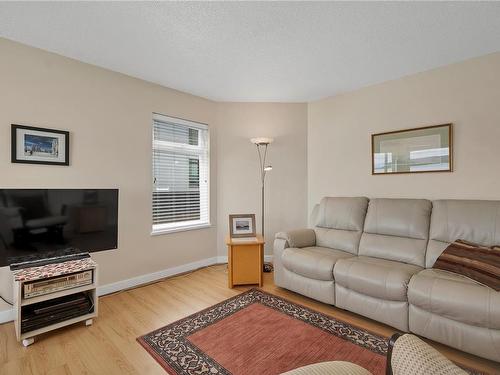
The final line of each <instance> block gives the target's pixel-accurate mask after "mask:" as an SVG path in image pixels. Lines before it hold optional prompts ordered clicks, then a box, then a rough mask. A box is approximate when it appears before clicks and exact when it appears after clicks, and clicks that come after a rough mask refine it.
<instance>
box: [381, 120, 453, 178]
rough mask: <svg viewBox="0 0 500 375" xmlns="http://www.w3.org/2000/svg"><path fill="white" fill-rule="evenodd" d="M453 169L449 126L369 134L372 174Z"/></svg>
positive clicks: (450, 126) (446, 170)
mask: <svg viewBox="0 0 500 375" xmlns="http://www.w3.org/2000/svg"><path fill="white" fill-rule="evenodd" d="M452 170H453V126H452V124H443V125H433V126H425V127H422V128H414V129H408V130H398V131H392V132H387V133H379V134H373V135H372V174H373V175H376V174H396V173H423V172H451V171H452Z"/></svg>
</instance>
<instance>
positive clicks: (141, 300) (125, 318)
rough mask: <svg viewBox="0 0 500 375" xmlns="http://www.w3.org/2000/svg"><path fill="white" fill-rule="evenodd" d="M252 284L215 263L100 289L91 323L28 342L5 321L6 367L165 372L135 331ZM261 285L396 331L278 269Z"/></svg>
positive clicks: (498, 368) (1, 342)
mask: <svg viewBox="0 0 500 375" xmlns="http://www.w3.org/2000/svg"><path fill="white" fill-rule="evenodd" d="M247 289H248V288H246V287H238V288H235V289H229V288H228V287H227V269H226V265H217V266H212V267H207V268H204V269H200V270H198V271H195V272H193V273H190V274H186V275H181V276H177V277H173V278H170V279H166V280H162V281H160V282H157V283H154V284H150V285H146V286H143V287H139V288H135V289H131V290H127V291H123V292H119V293H115V294H112V295H108V296H104V297H101V298H100V300H99V302H100V305H99V317H98V318H97V319H96V320H95V321H94V325H93V326H91V327H85V326H84V325H83V324H79V325H74V326H71V327H67V328H63V329H61V330H59V331H56V332H52V333H49V334H45V335H43V336H40V337H38V338H37V339H36V341H35V344H33V345H32V346H30V347H28V348H24V347H23V346H21V345H20V344H19V343H18V342H17V341H16V338H15V334H14V326H13V323H6V324H3V325H0V374H2V375H7V374H9V375H11V374H12V375H14V374H15V375H17V374H23V375H24V374H27V375H31V374H33V375H37V374H48V375H49V374H50V375H60V374H105V375H111V374H147V375H149V374H163V375H165V371H164V370H163V369H162V368H161V367H160V366H159V365H158V364H157V363H156V362H155V360H154V359H153V358H152V357H151V356H150V355H149V354H148V353H147V352H146V350H144V349H143V348H142V347H141V346H140V345H139V344H138V343H137V342H136V338H137V337H138V336H141V335H143V334H145V333H147V332H150V331H152V330H154V329H156V328H159V327H162V326H164V325H166V324H169V323H171V322H173V321H176V320H178V319H180V318H183V317H185V316H187V315H189V314H192V313H194V312H197V311H199V310H201V309H203V308H206V307H209V306H211V305H213V304H215V303H217V302H220V301H222V300H224V299H226V298H229V297H232V296H234V295H236V294H238V293H241V292H242V291H244V290H247ZM262 289H264V290H266V291H267V292H270V293H273V294H276V295H279V296H282V297H285V298H288V299H289V300H292V301H294V302H297V303H301V304H303V305H306V306H309V307H311V308H313V309H315V310H318V311H321V312H323V313H326V314H329V315H331V316H334V317H336V318H338V319H341V320H344V321H347V322H349V323H351V324H353V325H357V326H360V327H363V328H365V329H368V330H370V331H372V332H375V333H377V334H380V335H385V336H390V335H391V334H392V333H394V332H395V330H394V329H393V328H390V327H388V326H385V325H383V324H379V323H377V322H374V321H372V320H369V319H366V318H362V317H360V316H358V315H355V314H352V313H349V312H346V311H343V310H340V309H337V308H335V307H332V306H329V305H325V304H323V303H320V302H316V301H314V300H311V299H309V298H306V297H303V296H300V295H298V294H295V293H293V292H289V291H287V290H284V289H281V288H278V287H276V286H275V285H274V283H273V279H272V274H265V275H264V287H263V288H262ZM433 345H434V346H435V347H436V348H437V349H438V350H440V351H442V352H443V353H444V354H445V355H447V356H448V357H449V358H451V359H452V360H454V361H456V362H459V363H462V364H464V365H466V366H468V367H473V368H476V369H478V370H481V371H484V372H487V373H491V374H500V364H498V363H494V362H491V361H487V360H484V359H481V358H478V357H474V356H472V355H468V354H465V353H460V352H458V351H456V350H453V349H451V348H447V347H444V346H442V345H439V344H433Z"/></svg>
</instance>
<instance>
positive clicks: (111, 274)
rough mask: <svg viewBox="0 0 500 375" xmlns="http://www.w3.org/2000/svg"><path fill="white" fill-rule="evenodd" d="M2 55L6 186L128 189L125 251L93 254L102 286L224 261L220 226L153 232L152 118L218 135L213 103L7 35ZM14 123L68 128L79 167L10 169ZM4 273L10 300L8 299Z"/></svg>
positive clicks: (1, 163) (0, 43) (122, 210)
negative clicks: (191, 123) (219, 253)
mask: <svg viewBox="0 0 500 375" xmlns="http://www.w3.org/2000/svg"><path fill="white" fill-rule="evenodd" d="M0 55H1V56H2V57H1V59H0V103H1V104H0V106H1V110H0V151H1V152H0V186H1V187H5V188H9V187H11V188H13V187H24V188H30V187H33V188H36V187H68V188H71V187H73V188H82V187H89V188H92V187H95V188H103V187H107V188H119V189H120V202H119V204H120V207H119V239H118V241H119V242H118V245H119V248H118V250H114V251H106V252H100V253H96V254H95V256H94V257H95V259H96V260H97V262H98V263H99V266H100V283H101V285H103V284H108V283H112V282H116V281H119V280H123V279H127V278H131V277H134V276H138V275H142V274H146V273H151V272H154V271H158V270H162V269H165V268H170V267H174V266H178V265H182V264H186V263H189V262H193V261H197V260H200V259H205V258H210V257H215V256H216V250H215V249H216V228H215V227H212V228H209V229H203V230H197V231H196V232H179V233H175V234H169V235H163V236H151V235H150V232H151V121H152V113H153V112H159V113H164V114H168V115H172V116H178V117H182V118H188V119H191V120H195V121H200V122H204V123H208V124H209V125H210V126H211V130H214V128H215V127H214V114H215V103H213V102H211V101H208V100H205V99H201V98H197V97H194V96H191V95H187V94H183V93H180V92H178V91H174V90H170V89H166V88H163V87H160V86H157V85H154V84H151V83H147V82H144V81H141V80H138V79H133V78H130V77H127V76H125V75H122V74H118V73H113V72H110V71H108V70H105V69H101V68H97V67H94V66H91V65H88V64H83V63H79V62H77V61H74V60H71V59H67V58H64V57H61V56H58V55H55V54H51V53H47V52H44V51H41V50H38V49H34V48H30V47H26V46H23V45H20V44H17V43H13V42H10V41H7V40H5V39H0ZM11 123H16V124H25V125H32V126H41V127H50V128H56V129H64V130H69V131H70V132H71V166H69V167H59V166H39V165H23V164H11V162H10V124H11ZM215 136H216V134H215V131H214V132H213V134H212V137H213V138H214V139H215ZM215 151H216V149H215V147H213V148H212V165H211V188H212V190H211V191H212V205H213V207H216V181H217V177H216V176H217V174H216V171H217V163H216V160H217V159H216V152H215ZM215 219H216V209H213V210H212V221H213V222H214V223H215ZM6 271H7V268H4V269H3V273H2V274H3V278H2V279H1V280H2V286H3V288H2V289H5V288H7V291H3V290H2V294H5V293H8V294H7V295H8V296H10V285H9V283H7V282H6V280H8V277H7V276H8V272H6ZM6 275H7V276H6Z"/></svg>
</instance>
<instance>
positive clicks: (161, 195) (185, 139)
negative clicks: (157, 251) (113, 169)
mask: <svg viewBox="0 0 500 375" xmlns="http://www.w3.org/2000/svg"><path fill="white" fill-rule="evenodd" d="M208 177H209V139H208V127H207V125H204V124H199V123H196V122H191V121H187V120H182V119H177V118H173V117H167V116H163V115H159V114H154V116H153V234H154V233H161V232H168V231H173V230H177V229H186V228H187V229H189V228H196V227H200V226H206V225H209V222H210V219H209V218H210V215H209V181H208Z"/></svg>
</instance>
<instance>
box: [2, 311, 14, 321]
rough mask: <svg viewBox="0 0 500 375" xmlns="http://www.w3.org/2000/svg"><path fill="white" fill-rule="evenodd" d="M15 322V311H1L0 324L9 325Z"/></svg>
mask: <svg viewBox="0 0 500 375" xmlns="http://www.w3.org/2000/svg"><path fill="white" fill-rule="evenodd" d="M13 320H14V309H13V308H9V309H7V310H2V311H0V323H7V322H11V321H13Z"/></svg>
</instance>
